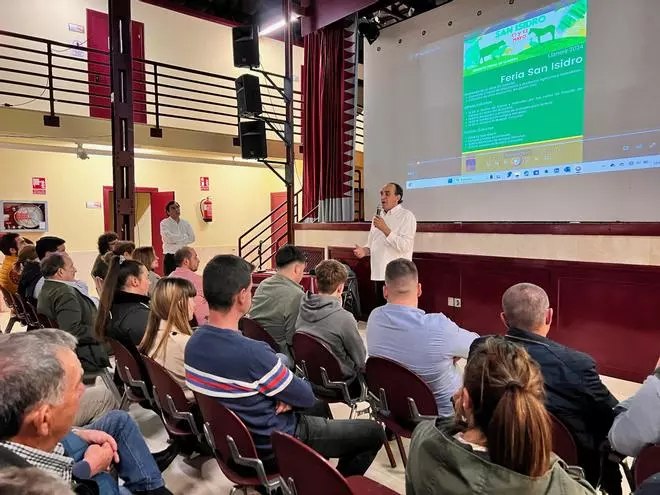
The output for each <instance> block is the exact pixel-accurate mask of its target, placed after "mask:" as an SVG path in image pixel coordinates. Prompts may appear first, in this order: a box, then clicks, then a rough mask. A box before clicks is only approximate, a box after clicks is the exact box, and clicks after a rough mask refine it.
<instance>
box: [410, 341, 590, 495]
mask: <svg viewBox="0 0 660 495" xmlns="http://www.w3.org/2000/svg"><path fill="white" fill-rule="evenodd" d="M544 395H545V394H544V388H543V376H542V375H541V372H540V370H539V367H538V364H536V362H535V361H533V360H532V358H530V356H529V354H527V351H526V350H525V349H524V348H523V347H521V346H518V345H516V344H515V343H513V342H511V341H509V340H507V339H506V338H504V337H491V338H488V339H486V340H485V341H484V342H483V343H481V344H480V345H479V346H478V347H477V348H476V349H475V350H474V351H473V353H472V354H471V356H470V358H469V359H468V362H467V364H466V366H465V374H464V379H463V387H462V388H460V389H459V390H458V391H457V392H456V394H454V407H455V409H456V417H455V418H441V419H437V420H436V421H428V422H424V423H422V424H420V425H419V426H418V427H417V428H416V429H415V432H414V433H413V437H412V440H411V444H410V458H409V462H408V466H407V469H406V493H407V494H408V495H431V494H435V493H443V494H468V493H469V494H473V493H480V494H490V495H495V494H507V495H509V494H537V493H538V494H544V495H553V494H561V495H578V494H595V493H596V491H595V490H594V489H593V488H592V487H591V485H589V483H588V482H587V481H586V480H584V478H583V477H582V476H581V475H580V474H579V473H578V472H577V471H579V470H574V469H573V468H569V467H568V466H566V464H565V463H564V462H563V461H562V460H561V459H559V458H558V457H557V456H556V455H554V454H553V453H552V428H551V423H550V417H549V416H548V413H547V411H546V409H545V405H544Z"/></svg>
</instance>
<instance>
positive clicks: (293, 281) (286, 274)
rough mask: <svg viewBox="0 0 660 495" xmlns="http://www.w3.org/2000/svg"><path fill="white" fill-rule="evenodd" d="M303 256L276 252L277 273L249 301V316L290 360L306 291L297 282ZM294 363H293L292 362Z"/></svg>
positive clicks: (294, 250)
mask: <svg viewBox="0 0 660 495" xmlns="http://www.w3.org/2000/svg"><path fill="white" fill-rule="evenodd" d="M306 262H307V258H306V257H305V253H303V252H302V251H301V250H300V249H298V248H297V247H295V246H291V245H288V244H287V245H286V246H283V247H281V248H280V249H279V251H277V254H276V255H275V264H276V266H277V273H276V274H275V275H273V276H272V277H269V278H267V279H266V280H264V281H263V282H261V283H260V284H259V286H258V287H257V290H256V291H255V293H254V297H253V298H252V308H251V309H250V313H249V315H248V316H249V317H250V318H251V319H253V320H255V321H256V322H257V323H259V324H260V325H261V326H262V327H264V329H265V330H266V331H267V332H268V333H269V334H270V335H271V336H272V337H273V339H275V342H277V344H278V345H279V347H280V352H282V353H283V354H285V355H286V356H288V357H289V358H291V346H292V345H293V334H294V333H296V320H297V319H298V312H299V311H300V300H301V299H302V297H303V295H304V294H305V291H304V290H303V288H302V286H301V285H300V281H301V280H302V278H303V275H304V273H305V263H306ZM291 362H293V360H291Z"/></svg>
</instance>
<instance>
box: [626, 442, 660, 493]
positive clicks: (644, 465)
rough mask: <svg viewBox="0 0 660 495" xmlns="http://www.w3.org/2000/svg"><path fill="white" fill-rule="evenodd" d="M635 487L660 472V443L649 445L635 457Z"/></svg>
mask: <svg viewBox="0 0 660 495" xmlns="http://www.w3.org/2000/svg"><path fill="white" fill-rule="evenodd" d="M633 469H634V471H635V488H639V485H641V484H642V483H644V482H645V481H646V480H647V479H648V478H650V477H651V476H653V475H654V474H656V473H660V444H656V445H647V446H646V447H644V448H643V449H642V451H641V452H640V453H639V455H638V456H637V459H635V463H634V465H633Z"/></svg>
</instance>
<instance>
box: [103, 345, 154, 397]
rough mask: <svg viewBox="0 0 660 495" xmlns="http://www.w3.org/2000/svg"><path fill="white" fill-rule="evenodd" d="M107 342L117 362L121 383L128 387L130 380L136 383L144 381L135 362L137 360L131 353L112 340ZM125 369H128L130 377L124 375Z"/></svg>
mask: <svg viewBox="0 0 660 495" xmlns="http://www.w3.org/2000/svg"><path fill="white" fill-rule="evenodd" d="M108 342H109V343H110V347H111V348H112V353H113V354H114V355H115V360H116V361H117V373H119V378H121V381H122V382H124V384H126V385H128V386H130V379H131V378H132V379H133V380H136V381H138V380H142V381H145V377H144V376H143V375H144V373H142V367H141V366H140V364H139V363H138V362H137V358H136V357H135V356H134V355H133V353H132V352H131V351H129V350H128V349H127V348H126V347H125V346H124V345H123V344H121V343H119V342H118V341H116V340H114V339H108ZM126 368H128V371H129V372H130V374H131V376H130V377H129V376H128V375H127V374H126ZM145 383H147V382H145Z"/></svg>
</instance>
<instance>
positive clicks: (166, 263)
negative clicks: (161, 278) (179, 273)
mask: <svg viewBox="0 0 660 495" xmlns="http://www.w3.org/2000/svg"><path fill="white" fill-rule="evenodd" d="M174 270H176V264H175V263H174V255H173V254H171V253H168V254H166V255H165V258H164V259H163V271H164V273H165V276H166V277H167V276H168V275H169V274H170V273H172V272H173V271H174Z"/></svg>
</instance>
